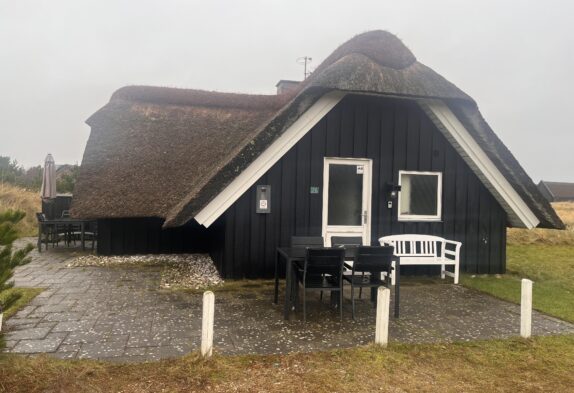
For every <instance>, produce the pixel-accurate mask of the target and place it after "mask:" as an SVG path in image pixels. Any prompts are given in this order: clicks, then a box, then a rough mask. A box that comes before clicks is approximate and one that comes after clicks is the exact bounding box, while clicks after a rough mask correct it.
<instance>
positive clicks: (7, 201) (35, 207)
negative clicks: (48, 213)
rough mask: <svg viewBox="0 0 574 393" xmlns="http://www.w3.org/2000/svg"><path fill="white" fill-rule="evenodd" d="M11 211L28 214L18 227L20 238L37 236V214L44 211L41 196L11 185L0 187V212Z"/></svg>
mask: <svg viewBox="0 0 574 393" xmlns="http://www.w3.org/2000/svg"><path fill="white" fill-rule="evenodd" d="M9 209H12V210H22V211H23V212H25V213H26V217H24V219H23V220H22V221H21V222H20V223H18V225H17V226H16V228H17V229H18V233H19V234H20V236H36V234H37V233H38V224H37V222H36V214H35V213H36V212H39V211H41V209H42V206H41V200H40V195H39V194H38V193H37V192H34V191H28V190H26V189H24V188H20V187H16V186H13V185H10V184H3V185H0V212H3V211H6V210H9Z"/></svg>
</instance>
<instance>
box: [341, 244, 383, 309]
mask: <svg viewBox="0 0 574 393" xmlns="http://www.w3.org/2000/svg"><path fill="white" fill-rule="evenodd" d="M393 251H394V248H393V247H391V246H382V247H381V246H360V247H359V248H358V249H357V254H356V255H355V259H354V260H353V268H352V273H351V274H350V275H345V276H343V279H344V280H345V281H348V282H349V283H350V284H351V304H352V310H353V319H355V287H358V288H376V287H380V286H382V285H386V286H387V287H390V285H391V279H390V277H391V270H392V268H393V258H394V255H393ZM365 273H369V276H368V277H365ZM381 273H386V274H385V279H384V281H383V279H382V278H381V275H382V274H381Z"/></svg>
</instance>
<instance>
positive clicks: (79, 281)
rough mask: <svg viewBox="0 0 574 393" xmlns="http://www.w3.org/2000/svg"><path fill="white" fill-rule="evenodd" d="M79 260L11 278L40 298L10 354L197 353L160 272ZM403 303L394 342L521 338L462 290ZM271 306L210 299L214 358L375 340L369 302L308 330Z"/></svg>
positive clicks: (188, 324)
mask: <svg viewBox="0 0 574 393" xmlns="http://www.w3.org/2000/svg"><path fill="white" fill-rule="evenodd" d="M31 241H32V242H33V239H32V240H31ZM75 254H76V253H75V252H74V251H70V250H69V249H60V250H58V249H56V250H52V249H50V250H49V251H48V252H43V253H41V254H38V253H37V251H33V253H32V257H33V261H32V262H31V263H30V264H28V265H26V266H22V267H19V268H18V269H17V271H16V274H15V280H16V285H17V286H27V287H42V288H45V290H44V291H43V292H42V293H41V294H40V295H38V296H37V297H36V298H35V299H34V300H33V301H32V302H31V303H30V304H29V305H28V306H26V307H25V308H23V309H22V310H20V311H19V312H18V313H17V314H16V315H15V316H14V317H12V318H11V319H9V320H8V321H7V322H6V328H7V333H6V334H5V340H6V344H7V347H6V350H7V351H9V352H14V353H23V354H32V353H41V352H46V353H49V354H51V355H53V356H57V357H61V358H69V359H73V358H91V359H104V360H113V361H121V362H125V361H129V362H138V361H148V360H156V359H160V358H165V357H173V356H180V355H183V354H185V353H188V352H189V351H193V350H196V349H198V348H199V344H200V336H201V295H200V294H193V293H187V292H181V291H179V292H178V291H166V290H160V289H159V281H160V270H159V268H157V267H155V268H154V267H139V268H138V267H129V268H128V267H114V268H111V267H76V268H68V267H66V264H67V261H68V260H69V258H72V257H74V256H75ZM346 297H347V299H348V298H349V296H348V295H347V294H346ZM401 297H402V300H401V318H400V319H398V320H395V319H392V320H391V324H390V339H391V340H395V341H402V342H409V343H414V342H451V341H469V340H475V339H489V338H501V337H510V336H516V335H518V333H519V324H520V314H519V313H520V309H519V306H518V305H515V304H511V303H507V302H503V301H500V300H497V299H495V298H492V297H490V296H487V295H483V294H480V293H478V292H475V291H472V290H469V289H466V288H464V287H461V286H454V285H448V284H446V285H445V284H425V285H408V280H405V285H404V286H403V287H402V288H401ZM271 299H272V289H271V287H270V286H269V285H263V286H258V285H255V286H254V287H253V288H250V287H249V286H246V287H244V288H241V289H238V290H231V291H224V292H216V312H215V348H216V351H218V352H220V353H224V354H245V353H286V352H292V351H315V350H324V349H329V348H338V347H351V346H356V345H361V344H367V343H369V342H371V341H372V340H373V337H374V324H375V310H374V309H373V307H372V306H371V305H370V303H369V302H368V301H367V300H365V299H363V300H362V301H359V302H358V309H357V315H358V318H357V320H356V321H352V319H351V315H350V302H348V301H347V303H346V304H345V305H344V307H345V308H344V310H345V317H344V321H343V322H339V319H338V313H337V312H334V311H333V310H331V309H329V307H328V304H327V303H328V302H323V303H320V302H319V300H318V299H314V298H312V299H311V300H310V301H309V305H310V309H309V310H308V313H309V318H308V322H307V324H303V323H302V321H301V315H300V314H296V313H295V314H294V315H293V317H292V319H291V320H290V321H284V320H283V319H282V307H281V306H280V305H279V306H277V305H273V304H272V303H271ZM560 333H574V326H573V325H571V324H569V323H566V322H563V321H560V320H558V319H555V318H552V317H549V316H546V315H543V314H540V313H536V312H535V313H534V315H533V334H536V335H541V334H560Z"/></svg>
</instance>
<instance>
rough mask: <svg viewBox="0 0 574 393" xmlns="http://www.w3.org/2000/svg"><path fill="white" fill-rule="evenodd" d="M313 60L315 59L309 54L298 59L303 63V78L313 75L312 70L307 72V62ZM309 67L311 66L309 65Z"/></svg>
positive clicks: (298, 61)
mask: <svg viewBox="0 0 574 393" xmlns="http://www.w3.org/2000/svg"><path fill="white" fill-rule="evenodd" d="M312 61H313V59H312V58H311V57H309V56H303V57H299V58H298V59H297V63H299V64H303V79H307V77H308V76H309V75H311V71H309V72H307V64H308V63H311V62H312ZM309 68H311V67H310V66H309Z"/></svg>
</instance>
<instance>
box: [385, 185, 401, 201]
mask: <svg viewBox="0 0 574 393" xmlns="http://www.w3.org/2000/svg"><path fill="white" fill-rule="evenodd" d="M399 191H401V186H398V185H396V184H392V183H387V184H386V192H387V195H388V198H389V199H396V198H397V196H398V195H399Z"/></svg>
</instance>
